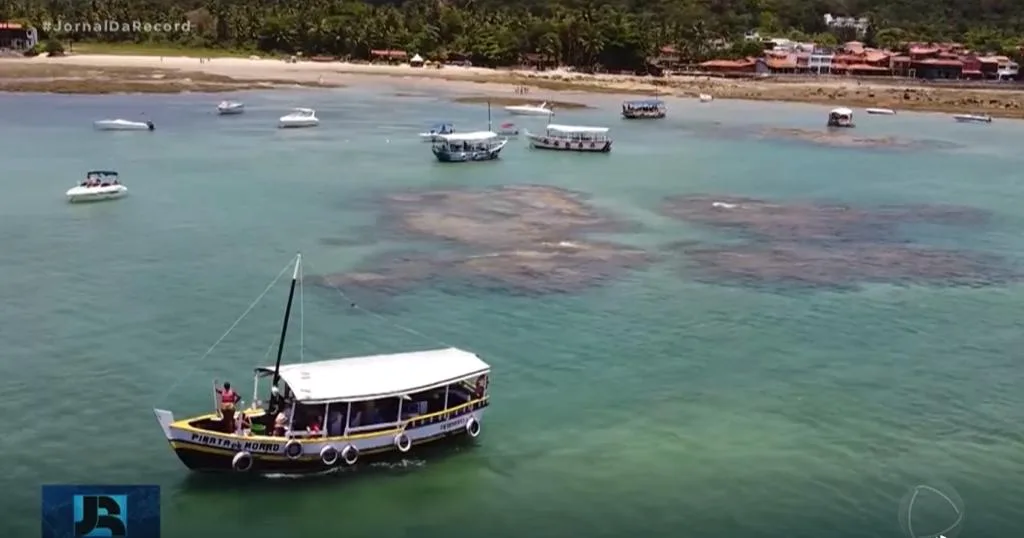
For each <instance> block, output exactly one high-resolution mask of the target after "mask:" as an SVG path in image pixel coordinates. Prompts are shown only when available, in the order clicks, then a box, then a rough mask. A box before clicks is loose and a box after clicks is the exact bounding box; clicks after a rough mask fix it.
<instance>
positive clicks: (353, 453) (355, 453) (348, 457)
mask: <svg viewBox="0 0 1024 538" xmlns="http://www.w3.org/2000/svg"><path fill="white" fill-rule="evenodd" d="M341 459H342V461H344V462H345V465H355V464H356V462H357V461H359V449H357V448H356V447H354V446H352V445H347V446H346V447H345V448H343V449H341Z"/></svg>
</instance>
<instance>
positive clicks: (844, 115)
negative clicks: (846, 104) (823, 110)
mask: <svg viewBox="0 0 1024 538" xmlns="http://www.w3.org/2000/svg"><path fill="white" fill-rule="evenodd" d="M827 125H828V126H829V127H853V111H852V110H850V109H849V108H833V109H832V111H831V112H829V113H828V124H827Z"/></svg>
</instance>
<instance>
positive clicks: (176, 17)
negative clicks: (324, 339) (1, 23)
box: [0, 0, 1024, 70]
mask: <svg viewBox="0 0 1024 538" xmlns="http://www.w3.org/2000/svg"><path fill="white" fill-rule="evenodd" d="M826 13H831V14H832V15H834V16H854V17H866V18H867V19H869V20H870V21H871V28H870V29H869V31H868V32H867V34H866V35H858V34H857V33H856V31H855V30H852V29H835V28H829V27H827V26H826V24H825V21H824V14H826ZM0 17H2V18H3V19H5V20H21V21H26V22H29V23H31V24H33V25H35V26H36V27H37V28H41V27H42V25H43V22H45V21H58V20H60V21H66V22H82V21H104V20H116V21H123V22H124V21H144V22H171V23H175V22H179V23H180V22H183V21H185V20H188V21H190V22H191V23H192V24H191V29H190V31H189V32H177V33H169V34H131V33H107V34H96V33H90V32H75V33H72V34H70V35H69V34H60V35H51V36H44V38H57V39H61V40H71V41H107V42H117V41H121V42H132V41H134V42H144V41H155V42H165V43H167V44H175V45H180V46H186V47H206V48H223V49H231V50H251V51H254V52H255V51H261V52H265V53H270V52H274V53H285V54H298V53H301V54H304V55H307V56H318V55H330V56H341V57H349V58H355V59H369V58H370V51H371V50H375V49H398V50H403V51H407V52H408V53H409V54H414V53H419V54H421V55H423V56H425V57H427V58H438V59H441V58H450V57H452V56H458V57H463V58H466V59H468V60H470V61H472V62H473V63H474V64H477V65H486V66H499V65H514V64H517V63H519V62H520V61H521V58H522V57H523V56H524V55H528V54H535V55H539V56H542V57H543V58H545V59H546V61H548V62H550V63H557V64H561V65H571V66H576V67H579V68H582V69H593V68H604V69H610V70H641V69H643V68H644V67H645V64H646V60H647V59H648V58H650V57H652V56H656V55H657V53H658V50H659V49H660V48H661V47H663V46H666V45H668V46H672V47H674V48H675V49H676V50H677V51H678V53H679V54H680V55H682V56H683V59H684V60H688V61H700V60H703V59H707V58H709V57H728V56H744V55H749V54H751V53H756V52H758V47H757V45H756V44H752V43H750V42H748V41H745V40H744V39H742V36H743V35H744V34H745V33H747V32H750V31H759V32H760V34H761V35H763V36H767V35H770V36H773V37H782V36H788V37H791V38H797V39H813V40H815V41H816V42H820V43H823V44H832V43H839V42H844V41H847V40H852V39H857V38H859V39H860V40H862V41H865V42H867V43H868V44H869V45H877V46H885V47H890V48H897V47H899V45H900V44H901V43H905V42H909V41H933V42H938V41H959V42H962V43H965V44H966V45H968V46H969V47H971V48H972V49H975V50H981V51H989V52H996V53H1004V54H1010V55H1014V56H1016V55H1017V51H1018V50H1019V46H1020V45H1022V44H1024V40H1022V39H1021V37H1022V36H1024V1H1020V0H645V1H640V0H519V1H515V2H513V1H509V0H408V1H404V2H397V1H381V0H371V1H358V0H287V1H285V0H260V1H253V0H248V1H240V0H206V1H196V0H192V1H188V0H0Z"/></svg>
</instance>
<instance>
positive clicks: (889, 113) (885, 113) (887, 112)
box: [864, 108, 896, 116]
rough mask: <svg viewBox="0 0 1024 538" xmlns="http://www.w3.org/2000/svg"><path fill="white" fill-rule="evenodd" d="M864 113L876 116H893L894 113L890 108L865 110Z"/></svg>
mask: <svg viewBox="0 0 1024 538" xmlns="http://www.w3.org/2000/svg"><path fill="white" fill-rule="evenodd" d="M864 112H867V113H868V114H873V115H876V116H895V115H896V111H895V110H893V109H891V108H866V109H864Z"/></svg>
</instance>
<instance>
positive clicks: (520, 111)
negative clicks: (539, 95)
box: [505, 103, 555, 116]
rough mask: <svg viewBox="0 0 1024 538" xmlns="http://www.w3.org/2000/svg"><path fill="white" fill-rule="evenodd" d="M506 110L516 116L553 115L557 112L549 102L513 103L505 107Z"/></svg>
mask: <svg viewBox="0 0 1024 538" xmlns="http://www.w3.org/2000/svg"><path fill="white" fill-rule="evenodd" d="M505 111H506V112H508V113H509V114H514V115H516V116H551V115H552V114H554V113H555V111H554V110H551V107H549V106H548V104H547V103H541V104H539V105H512V106H507V107H505Z"/></svg>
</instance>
